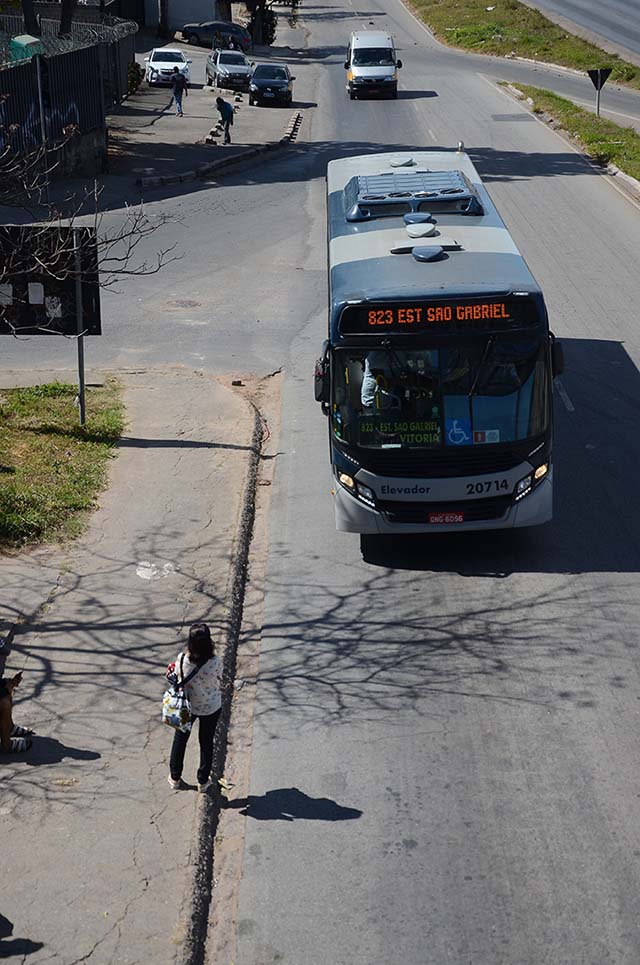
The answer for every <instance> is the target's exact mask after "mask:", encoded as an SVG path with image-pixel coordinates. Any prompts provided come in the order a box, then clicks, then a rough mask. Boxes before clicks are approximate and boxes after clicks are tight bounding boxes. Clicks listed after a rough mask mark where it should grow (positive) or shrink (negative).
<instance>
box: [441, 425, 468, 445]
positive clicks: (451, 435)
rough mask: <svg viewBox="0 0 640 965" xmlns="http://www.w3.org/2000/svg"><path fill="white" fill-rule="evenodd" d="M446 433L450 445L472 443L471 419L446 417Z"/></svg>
mask: <svg viewBox="0 0 640 965" xmlns="http://www.w3.org/2000/svg"><path fill="white" fill-rule="evenodd" d="M445 433H446V437H447V445H448V446H470V445H471V422H470V420H469V419H446V420H445Z"/></svg>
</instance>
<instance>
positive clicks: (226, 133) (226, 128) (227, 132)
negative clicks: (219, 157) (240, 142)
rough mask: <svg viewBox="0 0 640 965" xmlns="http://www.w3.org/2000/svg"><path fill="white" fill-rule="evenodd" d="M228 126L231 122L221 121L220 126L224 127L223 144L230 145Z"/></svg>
mask: <svg viewBox="0 0 640 965" xmlns="http://www.w3.org/2000/svg"><path fill="white" fill-rule="evenodd" d="M230 124H231V121H229V120H226V121H223V122H222V126H223V127H224V143H225V144H231V132H230V131H229V125H230Z"/></svg>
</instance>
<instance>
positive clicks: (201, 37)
mask: <svg viewBox="0 0 640 965" xmlns="http://www.w3.org/2000/svg"><path fill="white" fill-rule="evenodd" d="M181 33H182V36H183V37H184V39H185V40H186V41H187V43H188V44H203V45H204V46H205V47H214V46H215V47H228V46H229V41H230V40H233V42H234V44H236V45H237V46H238V47H239V48H240V50H243V51H244V52H245V53H246V52H247V51H248V50H251V44H252V40H251V34H250V33H249V31H248V30H246V29H245V27H241V26H240V24H238V23H231V21H230V20H207V21H206V22H205V23H186V24H185V25H184V27H183V28H182V31H181Z"/></svg>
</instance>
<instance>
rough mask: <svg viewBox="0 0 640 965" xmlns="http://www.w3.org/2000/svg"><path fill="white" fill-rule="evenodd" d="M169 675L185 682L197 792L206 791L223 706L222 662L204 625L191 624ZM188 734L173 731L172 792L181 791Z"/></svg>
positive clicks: (209, 782) (170, 779)
mask: <svg viewBox="0 0 640 965" xmlns="http://www.w3.org/2000/svg"><path fill="white" fill-rule="evenodd" d="M169 673H175V674H177V675H178V678H179V679H180V678H181V679H183V680H185V685H184V689H185V692H186V695H187V697H188V698H189V702H190V704H191V712H192V714H193V717H194V723H195V719H197V720H198V741H199V743H200V765H199V767H198V773H197V778H198V790H199V791H206V790H207V788H209V787H211V785H212V784H213V781H212V779H211V767H212V764H213V739H214V737H215V732H216V726H217V724H218V718H219V717H220V708H221V706H222V692H221V678H222V661H221V659H220V657H218V656H216V654H215V653H214V651H213V641H212V639H211V632H210V630H209V627H208V626H207V625H206V623H194V625H193V626H192V627H191V629H190V630H189V640H188V642H187V645H186V647H185V649H184V651H183V653H180V654H178V656H177V657H176V661H175V665H171V664H170V665H169V669H168V671H167V674H169ZM187 678H189V680H188V681H187ZM190 733H191V731H190V730H187V731H182V730H176V732H175V734H174V736H173V744H172V745H171V756H170V759H169V777H168V781H169V785H170V786H171V787H172V788H173V790H174V791H178V790H179V789H180V788H181V787H182V769H183V766H184V754H185V751H186V749H187V741H188V740H189V735H190Z"/></svg>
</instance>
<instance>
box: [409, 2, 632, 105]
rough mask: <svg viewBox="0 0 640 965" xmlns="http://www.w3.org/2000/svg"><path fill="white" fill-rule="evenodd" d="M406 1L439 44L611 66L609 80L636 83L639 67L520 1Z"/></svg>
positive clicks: (584, 65)
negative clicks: (440, 42) (574, 33)
mask: <svg viewBox="0 0 640 965" xmlns="http://www.w3.org/2000/svg"><path fill="white" fill-rule="evenodd" d="M410 5H411V7H412V8H413V10H414V11H415V12H416V13H417V14H418V16H419V17H421V18H422V20H424V22H425V23H426V24H427V25H428V26H429V27H430V28H431V30H432V31H433V33H434V34H435V35H436V37H437V38H438V40H441V41H443V43H446V44H451V45H453V46H455V47H462V48H463V49H464V50H471V51H473V52H474V53H482V54H497V55H498V56H502V57H504V56H510V55H512V54H515V55H516V56H517V57H528V58H530V59H531V60H540V61H545V62H547V63H553V64H562V65H563V66H564V67H573V68H575V69H576V70H590V69H591V68H595V67H612V68H613V71H612V74H611V80H614V81H616V82H617V83H619V84H629V85H630V86H631V87H638V88H640V67H636V66H635V65H634V64H630V63H628V62H627V61H625V60H621V58H620V57H618V56H617V55H616V54H608V53H606V51H604V50H601V49H600V48H599V47H596V46H595V45H594V44H590V43H588V42H587V41H586V40H581V39H580V37H575V36H574V35H573V34H568V33H567V32H566V30H563V29H562V27H558V26H557V25H556V24H555V23H552V21H551V20H548V19H547V18H546V17H545V16H543V15H542V14H541V13H540V12H539V11H538V10H532V9H531V8H530V7H526V6H525V5H524V4H523V3H519V2H518V0H490V2H487V0H410ZM489 6H490V7H492V9H491V10H487V7H489Z"/></svg>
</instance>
